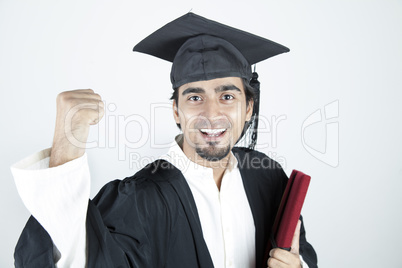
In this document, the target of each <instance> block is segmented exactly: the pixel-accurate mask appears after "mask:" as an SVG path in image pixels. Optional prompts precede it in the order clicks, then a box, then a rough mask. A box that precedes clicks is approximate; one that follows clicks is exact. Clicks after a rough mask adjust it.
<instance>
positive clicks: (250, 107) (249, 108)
mask: <svg viewBox="0 0 402 268" xmlns="http://www.w3.org/2000/svg"><path fill="white" fill-rule="evenodd" d="M253 108H254V100H253V99H251V100H250V101H249V102H248V105H247V110H246V122H248V121H250V120H251V116H252V115H253Z"/></svg>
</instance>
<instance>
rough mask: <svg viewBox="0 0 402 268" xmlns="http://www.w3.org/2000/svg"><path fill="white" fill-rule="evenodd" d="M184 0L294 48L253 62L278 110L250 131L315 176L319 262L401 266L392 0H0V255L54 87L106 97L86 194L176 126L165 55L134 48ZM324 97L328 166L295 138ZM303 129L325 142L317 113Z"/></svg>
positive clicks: (401, 13)
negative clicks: (23, 164)
mask: <svg viewBox="0 0 402 268" xmlns="http://www.w3.org/2000/svg"><path fill="white" fill-rule="evenodd" d="M247 2H249V3H248V4H247ZM190 9H192V11H193V12H195V13H197V14H199V15H202V16H205V17H207V18H210V19H214V20H218V21H220V22H222V23H225V24H229V25H231V26H234V27H238V28H240V29H243V30H246V31H250V32H253V33H255V34H258V35H262V36H264V37H267V38H269V39H272V40H275V41H277V42H279V43H282V44H284V45H286V46H288V47H289V48H290V49H291V52H290V53H287V54H285V55H281V56H278V57H275V58H273V59H271V60H267V61H265V62H263V63H260V64H258V65H257V71H258V72H259V75H260V81H261V83H262V84H261V90H262V93H261V95H262V96H261V103H262V104H261V115H262V116H265V117H266V118H268V119H269V120H271V119H272V118H273V117H272V116H276V117H277V118H279V117H281V118H282V119H283V120H281V121H280V122H279V123H277V124H276V127H275V129H276V130H275V131H274V132H272V131H271V132H266V133H263V134H260V137H259V138H260V139H259V143H260V144H266V143H269V146H265V147H264V146H261V145H260V150H261V151H263V152H265V153H267V154H269V155H271V156H272V157H273V158H274V159H277V160H280V161H281V162H282V163H283V164H284V167H285V170H286V172H287V173H288V174H290V172H291V170H292V169H294V168H295V169H299V170H302V171H304V172H305V173H308V174H309V175H311V176H312V182H311V187H310V189H309V193H308V196H307V199H306V202H305V206H304V209H303V215H304V218H305V223H306V228H307V236H308V239H309V241H310V242H311V243H312V244H313V245H314V247H315V249H316V251H317V253H318V259H319V265H320V267H402V259H401V257H400V241H401V240H402V232H401V226H402V216H401V211H402V210H401V205H402V197H401V190H402V183H401V179H402V165H401V162H402V139H401V137H402V127H401V126H400V124H401V121H402V120H401V115H402V108H401V100H402V93H401V86H402V78H401V77H402V75H401V74H402V2H401V1H380V0H378V1H346V0H345V1H253V2H251V1H233V0H231V1H209V0H208V1H195V2H191V1H174V0H173V1H159V2H153V1H141V2H139V1H137V2H135V1H100V0H97V1H95V0H92V1H76V0H74V1H50V0H49V1H40V0H37V1H20V0H0V109H1V111H0V116H1V121H0V122H1V131H0V135H1V136H0V140H1V150H0V153H1V156H0V174H1V178H2V187H1V188H0V209H1V215H2V216H1V218H0V226H1V230H2V232H1V239H0V266H1V267H12V266H13V256H12V255H13V251H14V246H15V244H16V242H17V239H18V237H19V234H20V232H21V230H22V228H23V226H24V225H25V222H26V220H27V218H28V216H29V212H28V211H27V210H26V209H25V207H24V205H23V204H22V202H21V200H20V199H19V196H18V193H17V191H16V188H15V185H14V182H13V178H12V176H11V172H10V170H9V166H10V165H12V164H13V163H15V162H17V161H18V160H20V159H22V158H24V157H26V156H28V155H30V154H32V153H34V152H37V151H39V150H41V149H44V148H47V147H50V146H51V142H52V136H53V129H54V119H55V108H56V107H55V98H56V96H57V94H58V93H59V92H61V91H64V90H70V89H77V88H92V89H94V90H95V91H96V92H98V93H100V94H101V95H102V96H103V98H104V100H105V102H106V104H107V105H108V104H111V103H112V105H113V104H114V105H115V108H116V109H115V110H113V109H111V111H110V110H107V114H106V117H105V118H104V119H103V121H102V122H101V124H100V125H99V126H98V127H93V129H92V130H91V134H90V141H96V140H100V141H101V143H99V146H98V148H93V149H90V150H88V154H89V161H90V167H91V169H92V177H93V180H92V181H93V182H92V196H93V195H94V194H96V192H97V191H98V190H99V188H100V187H101V186H102V185H103V184H105V183H106V182H107V181H109V180H111V179H114V178H123V177H125V176H129V175H132V174H133V173H134V172H136V171H137V170H138V169H139V168H140V166H143V165H144V164H145V163H147V162H149V161H151V160H152V159H154V158H156V157H157V156H158V155H160V154H162V153H164V152H166V150H167V149H166V148H155V147H156V146H155V144H156V145H163V144H167V143H169V142H170V141H172V139H173V137H174V136H175V135H176V134H177V133H178V130H177V128H176V126H175V124H174V121H173V118H172V115H171V110H170V108H169V107H170V101H169V100H168V99H169V97H170V94H171V91H172V90H171V85H170V81H169V72H170V64H169V63H168V62H165V61H161V60H158V59H156V58H154V57H150V56H146V55H142V54H140V53H134V52H132V51H131V50H132V47H133V46H134V45H135V44H136V43H137V42H139V41H140V40H141V39H142V38H144V37H146V36H147V35H148V34H150V33H151V32H153V31H154V30H156V29H158V28H159V27H160V26H162V25H164V24H165V23H167V22H169V21H171V20H173V19H175V18H177V17H179V16H181V15H183V14H185V13H186V12H188V11H190ZM334 101H338V104H339V110H338V111H339V116H338V117H336V118H333V119H331V120H330V121H331V122H335V123H337V124H338V126H339V135H338V133H335V134H336V135H335V138H336V139H338V140H339V146H337V151H336V152H335V154H333V156H335V158H334V159H335V160H336V159H339V163H338V164H337V165H335V167H333V166H330V165H328V164H326V163H324V162H322V161H320V159H317V158H315V157H313V156H312V155H311V154H310V153H309V152H308V151H307V150H306V148H305V147H304V146H303V144H302V138H301V137H302V136H301V133H302V124H303V122H304V120H306V119H307V118H308V117H309V115H310V114H312V113H313V112H315V111H316V110H317V109H323V108H324V107H325V106H326V105H327V104H329V103H332V102H334ZM107 107H109V106H107ZM155 107H156V108H155ZM110 108H112V107H111V106H110ZM152 111H153V112H152ZM124 116H126V117H124ZM124 118H125V119H124ZM141 118H142V119H141ZM284 118H286V119H284ZM119 120H120V121H119ZM113 122H120V123H119V124H116V125H114V126H113ZM271 123H272V122H271ZM107 126H108V127H107ZM141 126H143V128H142V129H141V128H140V127H141ZM107 129H109V130H107ZM332 134H334V133H332ZM275 135H276V138H275ZM305 135H306V136H305V142H307V144H308V146H309V147H310V148H315V149H317V150H320V151H322V152H323V151H325V143H326V141H327V143H328V144H329V143H331V142H334V139H333V137H331V138H330V139H327V140H326V138H325V137H326V132H325V122H324V121H323V122H322V123H318V124H315V125H312V126H311V127H309V128H308V129H306V131H305ZM141 139H143V140H141ZM272 140H273V141H274V143H272ZM129 142H130V143H129ZM141 142H142V143H143V144H142V145H141V144H139V143H141ZM335 142H336V141H335ZM152 143H154V145H152ZM119 144H120V148H119ZM130 144H131V145H138V146H137V147H140V148H137V149H131V148H127V149H125V148H124V145H130ZM159 147H166V146H159ZM134 152H135V153H136V154H134ZM338 152H339V157H337V156H336V153H338ZM119 155H120V156H119ZM129 157H132V159H141V160H143V163H141V161H132V160H130V158H129Z"/></svg>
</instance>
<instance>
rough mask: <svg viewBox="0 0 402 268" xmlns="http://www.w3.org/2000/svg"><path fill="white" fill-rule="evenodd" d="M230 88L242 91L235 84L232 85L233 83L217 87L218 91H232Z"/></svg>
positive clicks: (216, 90)
mask: <svg viewBox="0 0 402 268" xmlns="http://www.w3.org/2000/svg"><path fill="white" fill-rule="evenodd" d="M230 90H235V91H239V92H240V93H241V90H240V89H239V88H238V87H236V86H235V85H232V84H229V85H223V86H219V87H216V88H215V92H216V93H219V92H224V91H230Z"/></svg>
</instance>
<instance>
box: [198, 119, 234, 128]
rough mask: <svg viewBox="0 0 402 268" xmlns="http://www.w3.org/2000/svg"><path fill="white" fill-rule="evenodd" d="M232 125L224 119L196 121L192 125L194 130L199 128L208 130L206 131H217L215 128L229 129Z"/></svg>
mask: <svg viewBox="0 0 402 268" xmlns="http://www.w3.org/2000/svg"><path fill="white" fill-rule="evenodd" d="M231 126H232V124H231V123H230V121H229V120H228V119H226V118H222V119H217V120H213V121H212V120H208V119H197V121H196V122H195V123H194V129H200V128H208V129H217V128H226V129H229V128H231Z"/></svg>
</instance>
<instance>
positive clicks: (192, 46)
mask: <svg viewBox="0 0 402 268" xmlns="http://www.w3.org/2000/svg"><path fill="white" fill-rule="evenodd" d="M133 50H134V51H138V52H142V53H146V54H149V55H153V56H155V57H158V58H161V59H164V60H167V61H170V62H172V63H173V64H172V70H171V74H170V78H171V82H172V86H173V88H174V89H176V88H178V87H180V86H181V85H184V84H186V83H190V82H195V81H203V80H211V79H215V78H222V77H229V76H234V77H240V78H244V79H246V80H247V81H249V83H250V85H251V86H253V88H254V89H255V90H256V98H255V99H254V111H253V118H252V122H251V124H249V125H253V126H254V133H253V134H252V140H253V142H252V143H253V145H252V146H251V147H254V145H255V142H256V138H257V126H258V124H257V123H258V109H259V107H258V103H259V82H258V80H257V78H258V75H257V74H256V73H252V72H251V65H252V64H255V63H257V62H260V61H262V60H265V59H268V58H270V57H273V56H275V55H278V54H281V53H284V52H288V51H289V49H288V48H287V47H285V46H283V45H280V44H278V43H275V42H273V41H271V40H268V39H265V38H263V37H260V36H257V35H254V34H251V33H248V32H245V31H242V30H239V29H236V28H233V27H230V26H227V25H224V24H221V23H218V22H216V21H212V20H209V19H206V18H204V17H201V16H198V15H196V14H194V13H191V12H190V13H187V14H185V15H183V16H181V17H179V18H178V19H176V20H174V21H172V22H170V23H168V24H166V25H165V26H163V27H162V28H160V29H159V30H157V31H155V32H154V33H152V34H151V35H149V36H148V37H146V38H145V39H144V40H142V41H141V42H140V43H138V44H137V45H136V46H135V47H134V49H133Z"/></svg>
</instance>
